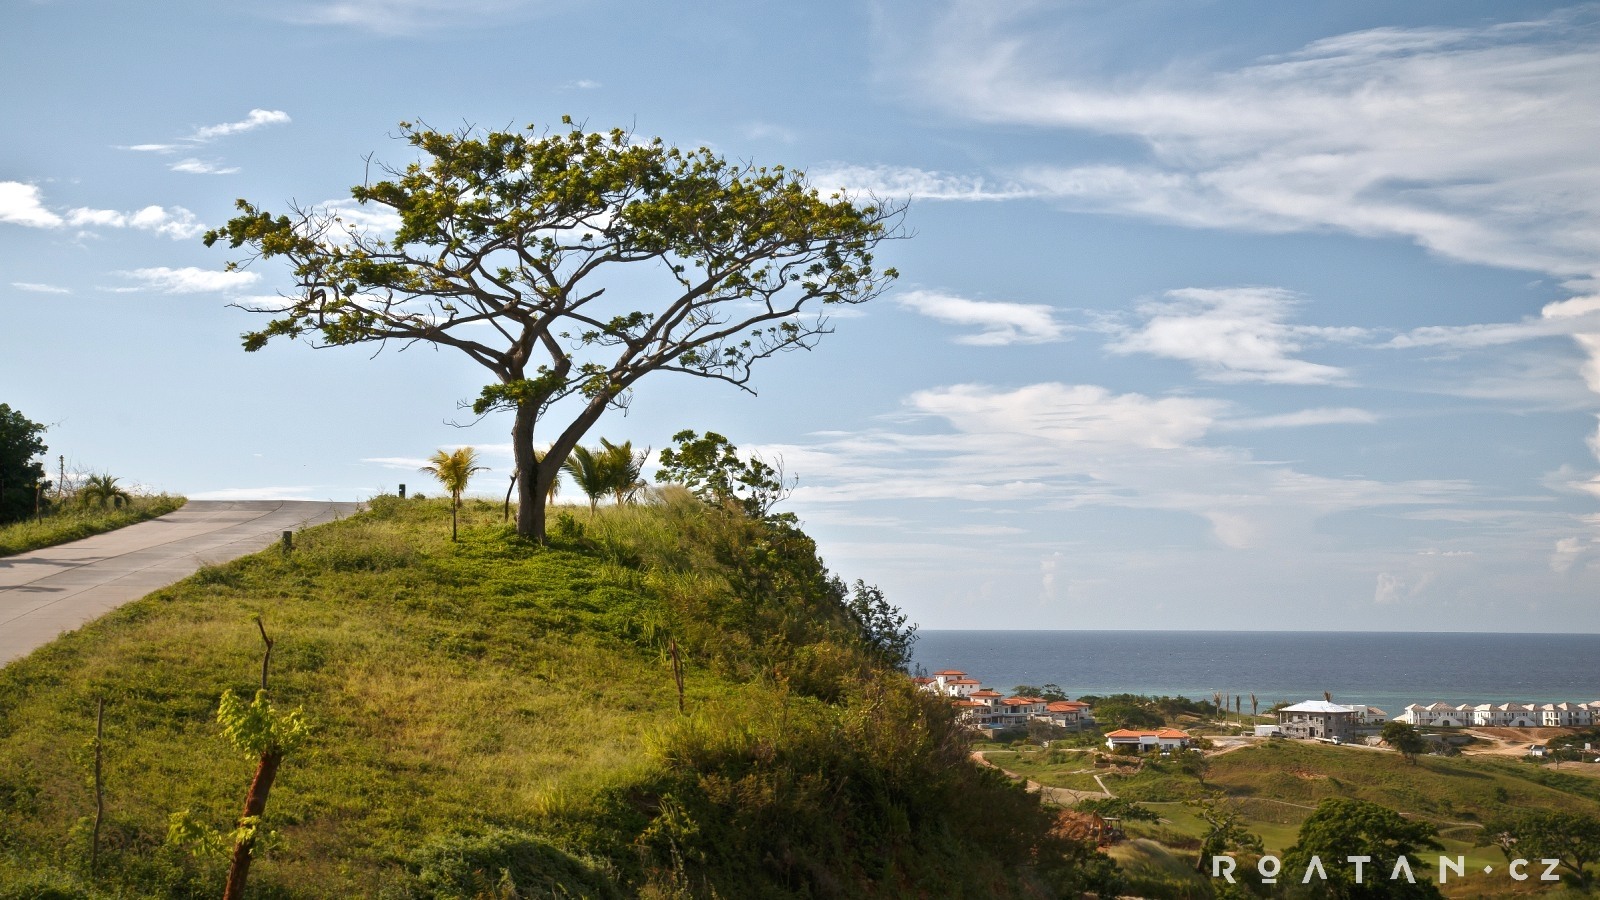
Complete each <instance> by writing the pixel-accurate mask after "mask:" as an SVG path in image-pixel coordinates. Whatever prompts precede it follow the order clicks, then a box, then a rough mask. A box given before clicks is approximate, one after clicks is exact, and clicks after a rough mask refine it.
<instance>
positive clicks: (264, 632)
mask: <svg viewBox="0 0 1600 900" xmlns="http://www.w3.org/2000/svg"><path fill="white" fill-rule="evenodd" d="M256 628H258V629H260V631H261V642H262V643H264V644H266V645H267V652H265V653H263V654H261V689H262V690H263V691H264V690H266V689H267V663H269V662H271V661H272V638H269V637H267V626H265V625H263V624H261V617H260V616H256Z"/></svg>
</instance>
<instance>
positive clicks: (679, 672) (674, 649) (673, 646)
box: [667, 638, 683, 715]
mask: <svg viewBox="0 0 1600 900" xmlns="http://www.w3.org/2000/svg"><path fill="white" fill-rule="evenodd" d="M667 650H668V651H670V652H671V653H672V680H673V681H675V682H677V683H678V714H679V715H682V714H683V660H681V659H680V658H679V657H678V639H677V638H670V639H668V641H667Z"/></svg>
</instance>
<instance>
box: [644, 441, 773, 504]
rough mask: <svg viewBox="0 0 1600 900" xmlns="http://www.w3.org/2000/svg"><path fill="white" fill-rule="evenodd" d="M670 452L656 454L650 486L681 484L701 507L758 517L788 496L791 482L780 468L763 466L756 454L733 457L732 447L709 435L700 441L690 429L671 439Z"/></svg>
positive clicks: (729, 443) (737, 453)
mask: <svg viewBox="0 0 1600 900" xmlns="http://www.w3.org/2000/svg"><path fill="white" fill-rule="evenodd" d="M672 440H673V441H674V442H676V443H677V446H676V447H668V448H666V449H665V450H662V451H661V468H660V469H658V470H657V471H656V481H660V482H670V483H672V484H681V485H683V486H684V487H687V488H688V489H689V490H690V491H693V492H694V494H695V496H697V497H699V498H700V499H702V500H704V501H706V502H707V503H713V504H717V505H719V506H732V507H736V508H738V509H740V510H743V511H744V513H745V514H746V515H748V516H751V517H752V518H757V519H759V518H762V517H764V516H766V515H767V514H768V513H769V512H771V511H772V507H773V506H774V505H776V504H777V503H779V502H780V501H782V500H783V499H784V498H785V497H787V496H789V492H790V491H791V490H793V489H794V481H792V480H786V479H785V477H784V474H783V465H782V462H781V461H779V463H777V464H775V465H774V464H771V463H768V462H767V461H766V460H764V459H762V458H761V455H760V454H758V453H750V454H746V455H745V456H740V455H739V449H738V448H737V447H735V446H734V445H733V444H732V442H730V441H729V440H728V439H727V438H725V437H723V436H722V435H720V434H717V433H716V432H715V431H708V432H706V433H705V435H704V436H702V435H700V434H697V433H696V432H694V431H693V430H691V429H686V430H684V431H680V432H678V433H677V434H675V435H673V436H672Z"/></svg>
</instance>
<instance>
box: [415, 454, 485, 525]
mask: <svg viewBox="0 0 1600 900" xmlns="http://www.w3.org/2000/svg"><path fill="white" fill-rule="evenodd" d="M428 459H429V461H430V462H432V463H433V464H432V465H429V466H423V467H422V469H421V471H423V472H426V473H428V474H429V475H432V476H433V477H435V478H437V479H439V483H440V484H442V485H444V489H445V490H447V491H449V492H450V540H452V541H454V540H456V539H457V538H456V518H457V511H458V510H460V509H461V493H462V492H463V491H465V490H466V489H467V482H468V481H470V480H471V479H472V475H473V473H475V472H487V471H488V470H489V469H488V467H487V466H480V465H478V451H476V450H474V449H472V448H471V447H462V448H461V449H459V450H457V451H455V452H454V453H449V452H446V451H444V450H440V451H439V452H437V453H435V454H433V456H430V457H429V458H428Z"/></svg>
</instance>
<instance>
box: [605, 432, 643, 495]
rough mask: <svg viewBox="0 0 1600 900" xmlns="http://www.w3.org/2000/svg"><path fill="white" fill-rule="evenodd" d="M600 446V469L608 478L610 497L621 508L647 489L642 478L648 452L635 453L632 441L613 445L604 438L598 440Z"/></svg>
mask: <svg viewBox="0 0 1600 900" xmlns="http://www.w3.org/2000/svg"><path fill="white" fill-rule="evenodd" d="M600 446H602V447H604V448H605V452H604V457H605V459H604V465H603V466H602V468H603V469H604V471H605V473H606V474H607V475H609V476H610V478H609V480H610V482H611V496H612V498H613V499H615V500H616V501H617V505H618V506H621V505H622V504H624V503H626V502H628V501H629V500H632V499H633V498H634V496H635V495H637V494H638V493H639V491H640V490H642V489H643V488H645V487H647V485H646V484H645V481H644V478H643V475H644V461H645V459H646V458H648V457H649V456H650V451H649V450H641V451H639V452H638V453H635V452H633V441H623V442H622V443H621V444H613V443H611V442H610V441H608V440H606V439H605V438H601V439H600Z"/></svg>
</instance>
